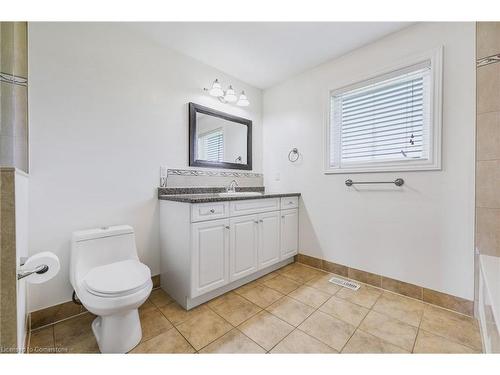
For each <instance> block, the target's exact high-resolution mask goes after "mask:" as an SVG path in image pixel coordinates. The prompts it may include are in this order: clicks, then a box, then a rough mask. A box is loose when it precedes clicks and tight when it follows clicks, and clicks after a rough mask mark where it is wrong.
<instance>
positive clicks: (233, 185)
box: [226, 180, 238, 193]
mask: <svg viewBox="0 0 500 375" xmlns="http://www.w3.org/2000/svg"><path fill="white" fill-rule="evenodd" d="M236 186H238V183H237V182H236V180H232V181H231V182H230V183H229V185H228V187H227V188H226V192H228V193H236Z"/></svg>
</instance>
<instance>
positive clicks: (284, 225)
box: [281, 209, 299, 259]
mask: <svg viewBox="0 0 500 375" xmlns="http://www.w3.org/2000/svg"><path fill="white" fill-rule="evenodd" d="M298 242H299V210H298V209H293V210H284V211H281V259H286V258H290V257H291V256H293V255H296V254H297V252H298V245H299V244H298Z"/></svg>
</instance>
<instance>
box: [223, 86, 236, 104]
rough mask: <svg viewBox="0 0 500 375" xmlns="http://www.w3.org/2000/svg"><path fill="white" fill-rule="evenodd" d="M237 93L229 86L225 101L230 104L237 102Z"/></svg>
mask: <svg viewBox="0 0 500 375" xmlns="http://www.w3.org/2000/svg"><path fill="white" fill-rule="evenodd" d="M237 99H238V98H237V97H236V93H235V92H234V89H233V86H231V85H230V86H229V88H228V89H227V91H226V95H224V100H225V101H226V102H228V103H233V102H235V101H236V100H237Z"/></svg>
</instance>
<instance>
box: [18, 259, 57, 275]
mask: <svg viewBox="0 0 500 375" xmlns="http://www.w3.org/2000/svg"><path fill="white" fill-rule="evenodd" d="M26 260H28V258H25V257H23V258H21V266H24V263H26ZM48 270H49V266H47V265H46V264H40V265H39V266H36V267H35V268H33V269H31V270H18V271H17V279H18V280H21V279H24V278H25V277H28V276H30V275H33V274H34V273H37V274H42V273H45V272H47V271H48Z"/></svg>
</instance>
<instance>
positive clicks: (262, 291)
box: [239, 284, 283, 309]
mask: <svg viewBox="0 0 500 375" xmlns="http://www.w3.org/2000/svg"><path fill="white" fill-rule="evenodd" d="M239 294H240V295H241V296H243V297H245V298H246V299H247V300H249V301H250V302H253V303H255V304H256V305H257V306H259V307H261V308H263V309H265V308H266V307H267V306H269V305H271V304H273V303H274V302H276V301H277V300H279V299H280V298H281V297H283V294H281V293H280V292H278V291H276V290H274V289H271V288H268V287H267V286H264V285H260V284H259V285H257V286H256V287H254V288H251V289H248V290H244V291H243V292H241V291H240V292H239Z"/></svg>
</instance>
